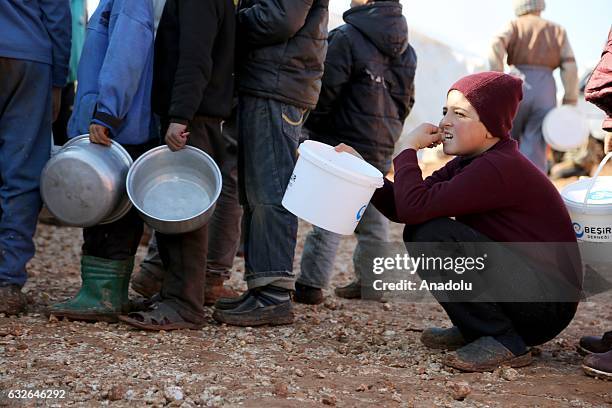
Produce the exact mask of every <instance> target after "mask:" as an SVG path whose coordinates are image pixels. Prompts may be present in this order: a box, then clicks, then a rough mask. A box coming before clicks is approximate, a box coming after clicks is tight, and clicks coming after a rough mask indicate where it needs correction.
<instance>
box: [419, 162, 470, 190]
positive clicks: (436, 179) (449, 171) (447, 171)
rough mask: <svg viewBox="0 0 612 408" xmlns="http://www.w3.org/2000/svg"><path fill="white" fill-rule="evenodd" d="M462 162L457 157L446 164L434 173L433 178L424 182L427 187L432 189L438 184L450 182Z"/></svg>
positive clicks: (428, 178) (430, 177)
mask: <svg viewBox="0 0 612 408" xmlns="http://www.w3.org/2000/svg"><path fill="white" fill-rule="evenodd" d="M460 160H461V159H460V158H459V157H455V158H454V159H453V160H451V161H449V162H448V163H446V165H445V166H444V167H441V168H439V169H438V170H436V171H434V172H433V173H432V174H431V176H429V177H427V178H426V179H425V180H423V182H424V183H425V184H426V185H427V186H429V187H431V186H433V185H434V184H436V183H440V182H442V181H448V180H450V179H451V178H452V177H453V174H455V169H456V168H457V166H458V165H459V161H460Z"/></svg>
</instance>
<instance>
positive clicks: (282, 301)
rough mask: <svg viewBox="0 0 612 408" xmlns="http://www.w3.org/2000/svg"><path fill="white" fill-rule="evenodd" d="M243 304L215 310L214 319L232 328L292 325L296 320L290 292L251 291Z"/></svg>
mask: <svg viewBox="0 0 612 408" xmlns="http://www.w3.org/2000/svg"><path fill="white" fill-rule="evenodd" d="M246 293H247V295H246V296H244V298H243V300H242V302H240V303H239V304H238V305H237V306H236V307H235V308H233V309H230V310H227V309H226V310H223V309H215V312H214V313H213V318H214V319H215V320H217V321H218V322H219V323H226V324H229V325H232V326H262V325H266V324H267V325H272V326H277V325H282V324H291V323H293V320H294V315H293V305H292V304H291V298H290V296H289V293H290V291H288V290H286V289H281V288H275V287H271V286H265V287H263V288H259V290H257V291H255V290H249V291H248V292H246Z"/></svg>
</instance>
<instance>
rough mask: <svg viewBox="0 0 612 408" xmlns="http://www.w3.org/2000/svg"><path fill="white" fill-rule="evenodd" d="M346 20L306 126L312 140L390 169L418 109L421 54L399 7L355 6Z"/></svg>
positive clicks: (333, 40) (332, 42)
mask: <svg viewBox="0 0 612 408" xmlns="http://www.w3.org/2000/svg"><path fill="white" fill-rule="evenodd" d="M343 18H344V21H345V22H346V24H344V25H342V26H340V27H339V28H337V29H335V30H333V31H332V32H331V33H330V37H329V49H328V53H327V58H326V60H325V74H324V75H323V87H322V90H321V95H320V97H319V101H318V103H317V107H316V108H315V110H314V111H313V112H312V113H311V114H310V117H309V119H308V120H307V122H306V124H305V127H306V128H307V129H308V130H309V131H310V137H311V139H313V140H318V141H321V142H323V143H327V144H331V145H336V144H338V143H340V142H342V143H346V144H348V145H350V146H352V147H353V148H355V149H356V150H357V151H358V152H359V153H360V154H361V155H362V156H363V157H364V159H365V160H366V161H368V162H370V163H371V164H373V165H374V166H376V167H378V168H379V169H381V170H386V169H385V167H388V166H389V164H390V161H391V155H392V154H393V150H394V147H395V142H396V141H397V140H398V139H399V137H400V134H401V133H402V128H403V125H404V121H405V119H406V117H407V116H408V114H409V113H410V110H411V109H412V106H413V105H414V75H415V71H416V64H417V57H416V53H415V52H414V49H413V48H412V47H411V46H410V44H409V43H408V25H407V23H406V19H405V18H404V16H403V15H402V6H401V5H400V4H399V2H396V1H381V2H375V3H370V4H366V5H364V6H358V7H354V8H352V9H350V10H348V11H347V12H345V13H344V15H343Z"/></svg>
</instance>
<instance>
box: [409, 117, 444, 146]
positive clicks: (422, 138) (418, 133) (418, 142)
mask: <svg viewBox="0 0 612 408" xmlns="http://www.w3.org/2000/svg"><path fill="white" fill-rule="evenodd" d="M443 139H444V134H443V131H442V129H441V128H439V127H438V126H436V125H432V124H431V123H423V124H421V125H419V126H417V127H416V128H415V129H414V130H413V131H412V132H410V133H409V134H408V135H407V136H406V146H408V149H414V150H419V149H424V148H426V147H429V148H433V147H436V146H438V145H439V144H440V143H442V140H443Z"/></svg>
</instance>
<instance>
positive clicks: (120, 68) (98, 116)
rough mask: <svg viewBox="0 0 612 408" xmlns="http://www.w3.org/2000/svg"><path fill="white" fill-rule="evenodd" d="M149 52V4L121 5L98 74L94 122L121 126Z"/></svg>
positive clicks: (133, 1) (142, 0)
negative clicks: (121, 7)
mask: <svg viewBox="0 0 612 408" xmlns="http://www.w3.org/2000/svg"><path fill="white" fill-rule="evenodd" d="M152 52H153V10H152V6H151V2H150V1H149V0H130V1H126V2H124V3H123V9H122V10H121V11H120V12H119V14H118V16H117V20H116V22H115V28H114V30H113V32H112V35H111V37H110V38H109V43H108V49H107V51H106V56H105V57H104V63H103V64H102V68H101V70H100V75H99V79H98V81H99V86H100V92H99V95H98V101H97V104H96V111H95V113H94V119H95V120H97V121H98V122H101V123H103V124H105V125H106V126H107V127H109V128H110V129H112V130H116V129H117V128H118V127H120V126H121V124H122V123H123V120H124V119H125V117H126V115H127V113H128V111H129V110H130V107H131V105H132V101H133V99H134V96H135V95H136V92H137V91H138V86H139V85H140V78H141V77H142V75H143V72H144V70H145V67H146V65H147V61H148V60H149V57H150V53H152Z"/></svg>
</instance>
